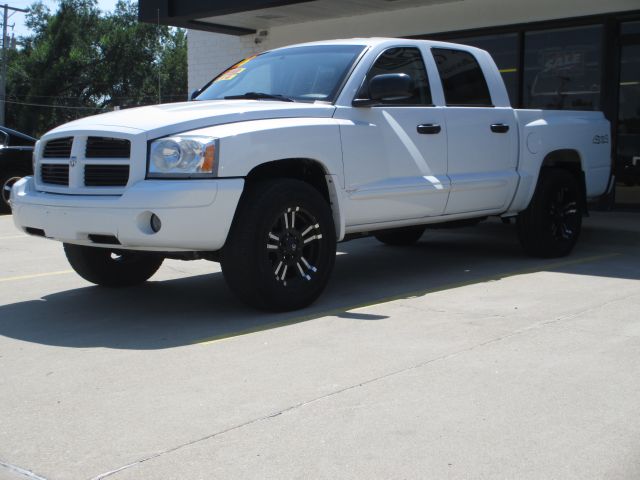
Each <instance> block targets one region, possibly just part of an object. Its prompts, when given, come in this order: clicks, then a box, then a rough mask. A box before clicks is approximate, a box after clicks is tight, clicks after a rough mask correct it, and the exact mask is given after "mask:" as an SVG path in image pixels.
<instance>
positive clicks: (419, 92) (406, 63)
mask: <svg viewBox="0 0 640 480" xmlns="http://www.w3.org/2000/svg"><path fill="white" fill-rule="evenodd" d="M385 73H405V74H407V75H409V76H410V77H411V78H412V79H413V83H414V90H413V96H412V97H411V98H406V99H404V100H394V101H393V102H388V103H392V104H394V105H431V104H432V102H431V89H430V88H429V79H428V78H427V70H426V69H425V66H424V61H423V60H422V54H421V53H420V50H418V49H417V48H415V47H399V48H390V49H389V50H386V51H385V52H384V53H383V54H382V55H380V56H379V57H378V59H377V60H376V63H375V64H374V65H373V67H371V70H369V73H367V78H366V79H365V82H364V85H363V87H362V90H361V91H360V93H359V94H358V98H369V91H368V85H369V80H371V79H372V78H373V77H375V76H376V75H383V74H385Z"/></svg>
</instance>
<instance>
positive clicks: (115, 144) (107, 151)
mask: <svg viewBox="0 0 640 480" xmlns="http://www.w3.org/2000/svg"><path fill="white" fill-rule="evenodd" d="M130 155H131V142H129V140H123V139H121V138H109V137H89V138H87V148H86V150H85V157H87V158H129V156H130Z"/></svg>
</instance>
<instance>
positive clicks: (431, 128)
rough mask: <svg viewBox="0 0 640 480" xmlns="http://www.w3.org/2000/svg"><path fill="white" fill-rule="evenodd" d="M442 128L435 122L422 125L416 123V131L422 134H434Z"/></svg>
mask: <svg viewBox="0 0 640 480" xmlns="http://www.w3.org/2000/svg"><path fill="white" fill-rule="evenodd" d="M441 130H442V128H441V127H440V125H438V124H437V123H424V124H422V125H418V133H422V134H424V135H434V134H436V133H440V131H441Z"/></svg>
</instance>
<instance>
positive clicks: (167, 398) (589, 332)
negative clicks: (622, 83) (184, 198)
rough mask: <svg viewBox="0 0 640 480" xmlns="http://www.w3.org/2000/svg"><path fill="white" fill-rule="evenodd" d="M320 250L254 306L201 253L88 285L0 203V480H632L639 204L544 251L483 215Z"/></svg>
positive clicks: (639, 428)
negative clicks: (152, 271) (121, 286)
mask: <svg viewBox="0 0 640 480" xmlns="http://www.w3.org/2000/svg"><path fill="white" fill-rule="evenodd" d="M339 250H340V254H339V255H338V258H337V263H336V268H335V271H334V274H333V277H332V280H331V282H330V284H329V287H328V289H327V291H326V292H325V294H324V295H323V296H322V297H321V298H320V300H319V301H318V302H316V303H315V304H314V305H313V306H312V307H310V308H307V309H305V310H302V311H299V312H292V313H287V314H265V313H259V312H256V311H253V310H251V309H249V308H247V307H245V306H243V305H242V304H240V303H238V302H237V301H236V299H235V298H234V297H233V296H232V295H231V293H230V292H229V291H228V289H227V288H226V286H225V284H224V281H223V278H222V275H221V273H220V269H219V266H218V264H215V263H209V262H204V261H198V262H178V261H167V262H165V264H164V266H163V267H162V268H161V269H160V271H159V272H158V273H157V274H156V275H155V276H154V277H153V278H152V280H151V281H150V282H148V283H147V284H145V285H143V286H140V287H135V288H131V289H127V290H110V289H102V288H98V287H94V286H91V285H90V284H88V283H87V282H85V281H83V280H82V279H81V278H80V277H78V276H77V275H75V274H74V273H73V272H71V271H70V268H69V266H68V264H67V263H66V260H65V258H64V255H63V253H62V249H61V245H60V244H58V243H55V242H51V241H48V240H44V239H39V238H32V237H27V236H26V235H22V234H21V233H20V232H19V231H17V230H16V229H15V228H14V227H13V224H12V222H11V217H10V216H5V217H0V479H1V480H8V479H24V478H32V479H33V478H35V479H46V480H58V479H101V478H109V479H110V480H111V479H113V480H124V479H137V480H138V479H163V480H168V479H214V478H215V479H217V478H220V479H232V478H269V479H288V478H305V479H306V478H331V479H334V478H354V479H374V478H394V479H395V478H407V479H413V478H415V479H424V478H450V479H485V478H486V479H571V478H576V479H578V478H579V479H605V478H606V479H638V478H640V313H639V311H640V282H639V281H638V279H640V260H639V258H640V256H639V254H640V215H638V214H633V213H596V214H593V216H592V217H591V218H588V219H586V221H585V228H584V231H583V236H582V238H581V241H580V243H579V245H578V247H577V248H576V250H575V251H574V253H573V254H572V255H571V256H570V257H568V258H563V259H554V260H540V259H532V258H528V257H526V256H524V254H523V253H522V252H521V250H520V247H519V245H518V243H517V241H516V237H515V229H514V227H513V226H512V225H503V224H502V223H499V222H487V223H485V224H482V225H480V226H478V227H476V228H472V229H461V230H434V231H427V233H425V235H424V236H423V238H422V240H421V242H420V243H419V244H418V245H416V246H414V247H405V248H394V247H387V246H383V245H381V244H379V243H377V242H376V241H375V240H374V239H364V240H358V241H353V242H349V243H345V244H340V245H339Z"/></svg>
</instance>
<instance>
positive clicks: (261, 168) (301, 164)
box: [245, 158, 331, 204]
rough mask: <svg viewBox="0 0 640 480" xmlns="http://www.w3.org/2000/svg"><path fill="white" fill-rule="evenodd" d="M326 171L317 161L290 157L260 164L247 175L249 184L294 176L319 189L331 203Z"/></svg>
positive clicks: (246, 180)
mask: <svg viewBox="0 0 640 480" xmlns="http://www.w3.org/2000/svg"><path fill="white" fill-rule="evenodd" d="M326 173H327V172H326V171H325V169H324V167H323V166H322V165H321V164H320V163H319V162H317V161H315V160H311V159H308V158H288V159H284V160H276V161H273V162H267V163H263V164H261V165H258V166H257V167H255V168H254V169H253V170H251V171H250V172H249V174H248V175H247V177H246V179H245V182H246V184H247V185H250V184H252V183H256V182H260V181H264V180H267V179H272V178H294V179H297V180H302V181H303V182H306V183H308V184H309V185H311V186H312V187H313V188H315V189H316V190H318V192H320V194H321V195H322V196H323V197H324V198H325V200H326V201H327V203H329V204H330V203H331V198H330V196H329V189H328V187H327V181H326V178H325V175H326Z"/></svg>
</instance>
